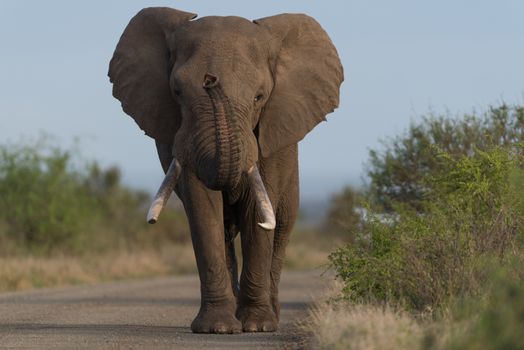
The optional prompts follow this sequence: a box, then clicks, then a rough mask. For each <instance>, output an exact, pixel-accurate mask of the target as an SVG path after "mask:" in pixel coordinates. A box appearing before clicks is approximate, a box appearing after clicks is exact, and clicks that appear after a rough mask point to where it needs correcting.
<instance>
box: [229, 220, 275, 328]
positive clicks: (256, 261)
mask: <svg viewBox="0 0 524 350" xmlns="http://www.w3.org/2000/svg"><path fill="white" fill-rule="evenodd" d="M251 221H252V222H251V224H250V225H246V226H247V227H243V228H242V229H241V239H242V258H243V263H242V274H241V277H240V293H239V300H238V303H239V305H238V310H237V317H238V319H239V320H240V321H241V322H242V329H243V331H244V332H274V331H276V330H277V326H278V321H277V317H276V315H275V312H274V311H273V308H272V306H271V299H270V271H271V257H272V249H273V235H274V231H266V230H264V229H262V228H260V227H258V226H257V225H256V222H257V221H256V220H255V219H254V220H251Z"/></svg>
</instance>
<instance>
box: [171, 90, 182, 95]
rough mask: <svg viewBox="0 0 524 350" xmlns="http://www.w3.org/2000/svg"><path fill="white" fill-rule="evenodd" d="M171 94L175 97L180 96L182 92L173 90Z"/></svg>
mask: <svg viewBox="0 0 524 350" xmlns="http://www.w3.org/2000/svg"><path fill="white" fill-rule="evenodd" d="M173 93H174V94H175V95H176V96H180V95H182V91H180V90H178V89H174V90H173Z"/></svg>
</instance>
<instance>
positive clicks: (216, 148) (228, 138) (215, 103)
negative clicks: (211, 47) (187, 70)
mask: <svg viewBox="0 0 524 350" xmlns="http://www.w3.org/2000/svg"><path fill="white" fill-rule="evenodd" d="M203 87H204V89H205V90H206V92H207V94H208V95H209V99H210V102H211V107H212V113H211V114H208V115H205V116H202V118H203V119H204V118H207V119H205V120H203V123H202V125H204V124H205V125H207V126H212V127H208V128H207V130H204V131H202V133H201V134H200V135H199V139H200V140H198V142H197V144H198V147H197V149H196V152H195V153H196V157H197V159H196V163H197V164H196V165H197V175H198V177H199V178H200V179H201V180H202V181H203V182H204V183H205V185H206V186H207V187H208V188H210V189H213V190H223V189H227V188H231V187H234V186H235V185H236V184H237V183H238V182H239V181H240V175H241V170H242V166H241V164H240V163H241V161H240V159H241V153H240V136H239V132H240V131H239V130H240V129H239V127H238V125H237V123H238V122H237V120H236V118H235V117H234V111H233V108H232V107H231V104H230V102H229V100H228V98H227V97H226V96H225V94H224V92H223V90H222V88H221V86H220V84H219V81H218V77H216V76H214V75H211V74H206V75H205V78H204V83H203Z"/></svg>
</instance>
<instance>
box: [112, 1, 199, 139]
mask: <svg viewBox="0 0 524 350" xmlns="http://www.w3.org/2000/svg"><path fill="white" fill-rule="evenodd" d="M195 17H196V15H195V14H192V13H187V12H182V11H178V10H174V9H171V8H167V7H151V8H146V9H143V10H141V11H140V12H139V13H138V14H137V15H136V16H135V17H133V18H132V19H131V21H130V22H129V24H128V25H127V27H126V29H125V30H124V33H123V34H122V36H121V37H120V41H119V42H118V44H117V46H116V49H115V52H114V54H113V58H112V59H111V62H110V64H109V74H108V75H109V79H110V81H111V82H112V83H113V96H114V97H116V98H117V99H118V100H120V102H121V103H122V108H123V110H124V112H126V113H127V114H129V115H130V116H131V117H132V118H133V119H134V120H135V121H136V123H137V124H138V126H139V127H140V128H141V129H142V130H144V131H145V133H146V135H148V136H151V137H152V138H154V139H155V140H157V141H159V142H162V143H167V144H171V143H172V142H173V137H174V132H175V128H176V125H177V120H179V119H180V116H178V114H179V113H180V112H179V110H178V107H177V105H176V101H175V100H174V99H173V97H172V95H171V90H170V87H169V71H170V69H171V66H172V62H170V47H169V46H168V43H167V40H166V38H167V36H168V35H170V33H172V32H173V31H174V30H175V29H176V28H177V26H180V25H181V24H183V23H185V22H187V21H189V20H191V19H193V18H195Z"/></svg>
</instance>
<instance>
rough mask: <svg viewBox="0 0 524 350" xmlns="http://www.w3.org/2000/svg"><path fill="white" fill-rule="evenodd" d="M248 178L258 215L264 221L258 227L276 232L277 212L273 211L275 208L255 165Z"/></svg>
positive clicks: (249, 171) (248, 173) (248, 172)
mask: <svg viewBox="0 0 524 350" xmlns="http://www.w3.org/2000/svg"><path fill="white" fill-rule="evenodd" d="M247 178H248V180H249V185H250V187H251V190H252V191H253V193H254V195H255V201H256V205H257V209H258V215H259V217H260V218H261V219H262V222H259V223H258V226H260V227H262V228H263V229H264V230H266V231H271V230H274V229H275V226H276V220H275V212H274V211H273V206H272V205H271V202H270V200H269V196H268V194H267V191H266V188H265V186H264V183H263V182H262V178H261V177H260V173H259V172H258V168H257V166H256V165H253V166H252V167H251V168H250V169H249V170H248V171H247Z"/></svg>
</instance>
